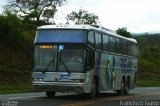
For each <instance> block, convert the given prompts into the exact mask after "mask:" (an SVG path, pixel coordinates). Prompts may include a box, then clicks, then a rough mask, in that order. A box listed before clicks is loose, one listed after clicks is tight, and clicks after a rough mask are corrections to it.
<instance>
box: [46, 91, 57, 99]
mask: <svg viewBox="0 0 160 106" xmlns="http://www.w3.org/2000/svg"><path fill="white" fill-rule="evenodd" d="M55 94H56V92H55V91H46V95H47V97H48V98H54V97H55Z"/></svg>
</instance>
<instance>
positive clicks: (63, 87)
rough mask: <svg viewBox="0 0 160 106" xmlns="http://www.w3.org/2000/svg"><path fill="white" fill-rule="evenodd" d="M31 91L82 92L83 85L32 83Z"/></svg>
mask: <svg viewBox="0 0 160 106" xmlns="http://www.w3.org/2000/svg"><path fill="white" fill-rule="evenodd" d="M32 89H33V91H56V92H78V93H82V92H84V83H71V82H33V83H32Z"/></svg>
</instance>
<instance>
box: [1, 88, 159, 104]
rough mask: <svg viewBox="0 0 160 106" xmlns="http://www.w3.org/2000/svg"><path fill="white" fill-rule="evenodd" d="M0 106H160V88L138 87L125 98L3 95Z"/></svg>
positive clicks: (60, 94) (104, 95) (64, 94)
mask: <svg viewBox="0 0 160 106" xmlns="http://www.w3.org/2000/svg"><path fill="white" fill-rule="evenodd" d="M0 106H160V87H138V88H135V89H133V90H130V94H129V95H124V96H118V95H116V94H115V93H114V92H105V93H101V94H100V95H99V96H98V97H97V98H96V99H87V98H85V97H83V96H82V95H78V94H74V93H57V94H56V97H55V98H51V99H49V98H47V97H46V95H45V93H44V92H36V93H20V94H1V95H0Z"/></svg>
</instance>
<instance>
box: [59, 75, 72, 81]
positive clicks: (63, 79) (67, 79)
mask: <svg viewBox="0 0 160 106" xmlns="http://www.w3.org/2000/svg"><path fill="white" fill-rule="evenodd" d="M69 80H70V75H68V74H67V75H61V76H60V81H69Z"/></svg>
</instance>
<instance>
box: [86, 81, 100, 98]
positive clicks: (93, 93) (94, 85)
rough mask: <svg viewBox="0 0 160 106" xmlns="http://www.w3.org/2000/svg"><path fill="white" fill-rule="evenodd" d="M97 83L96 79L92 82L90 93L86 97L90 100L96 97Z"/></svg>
mask: <svg viewBox="0 0 160 106" xmlns="http://www.w3.org/2000/svg"><path fill="white" fill-rule="evenodd" d="M97 86H98V85H97V81H96V79H94V80H93V83H92V86H91V92H90V93H88V94H87V97H88V98H90V99H94V98H96V96H97V88H98V87H97Z"/></svg>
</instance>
